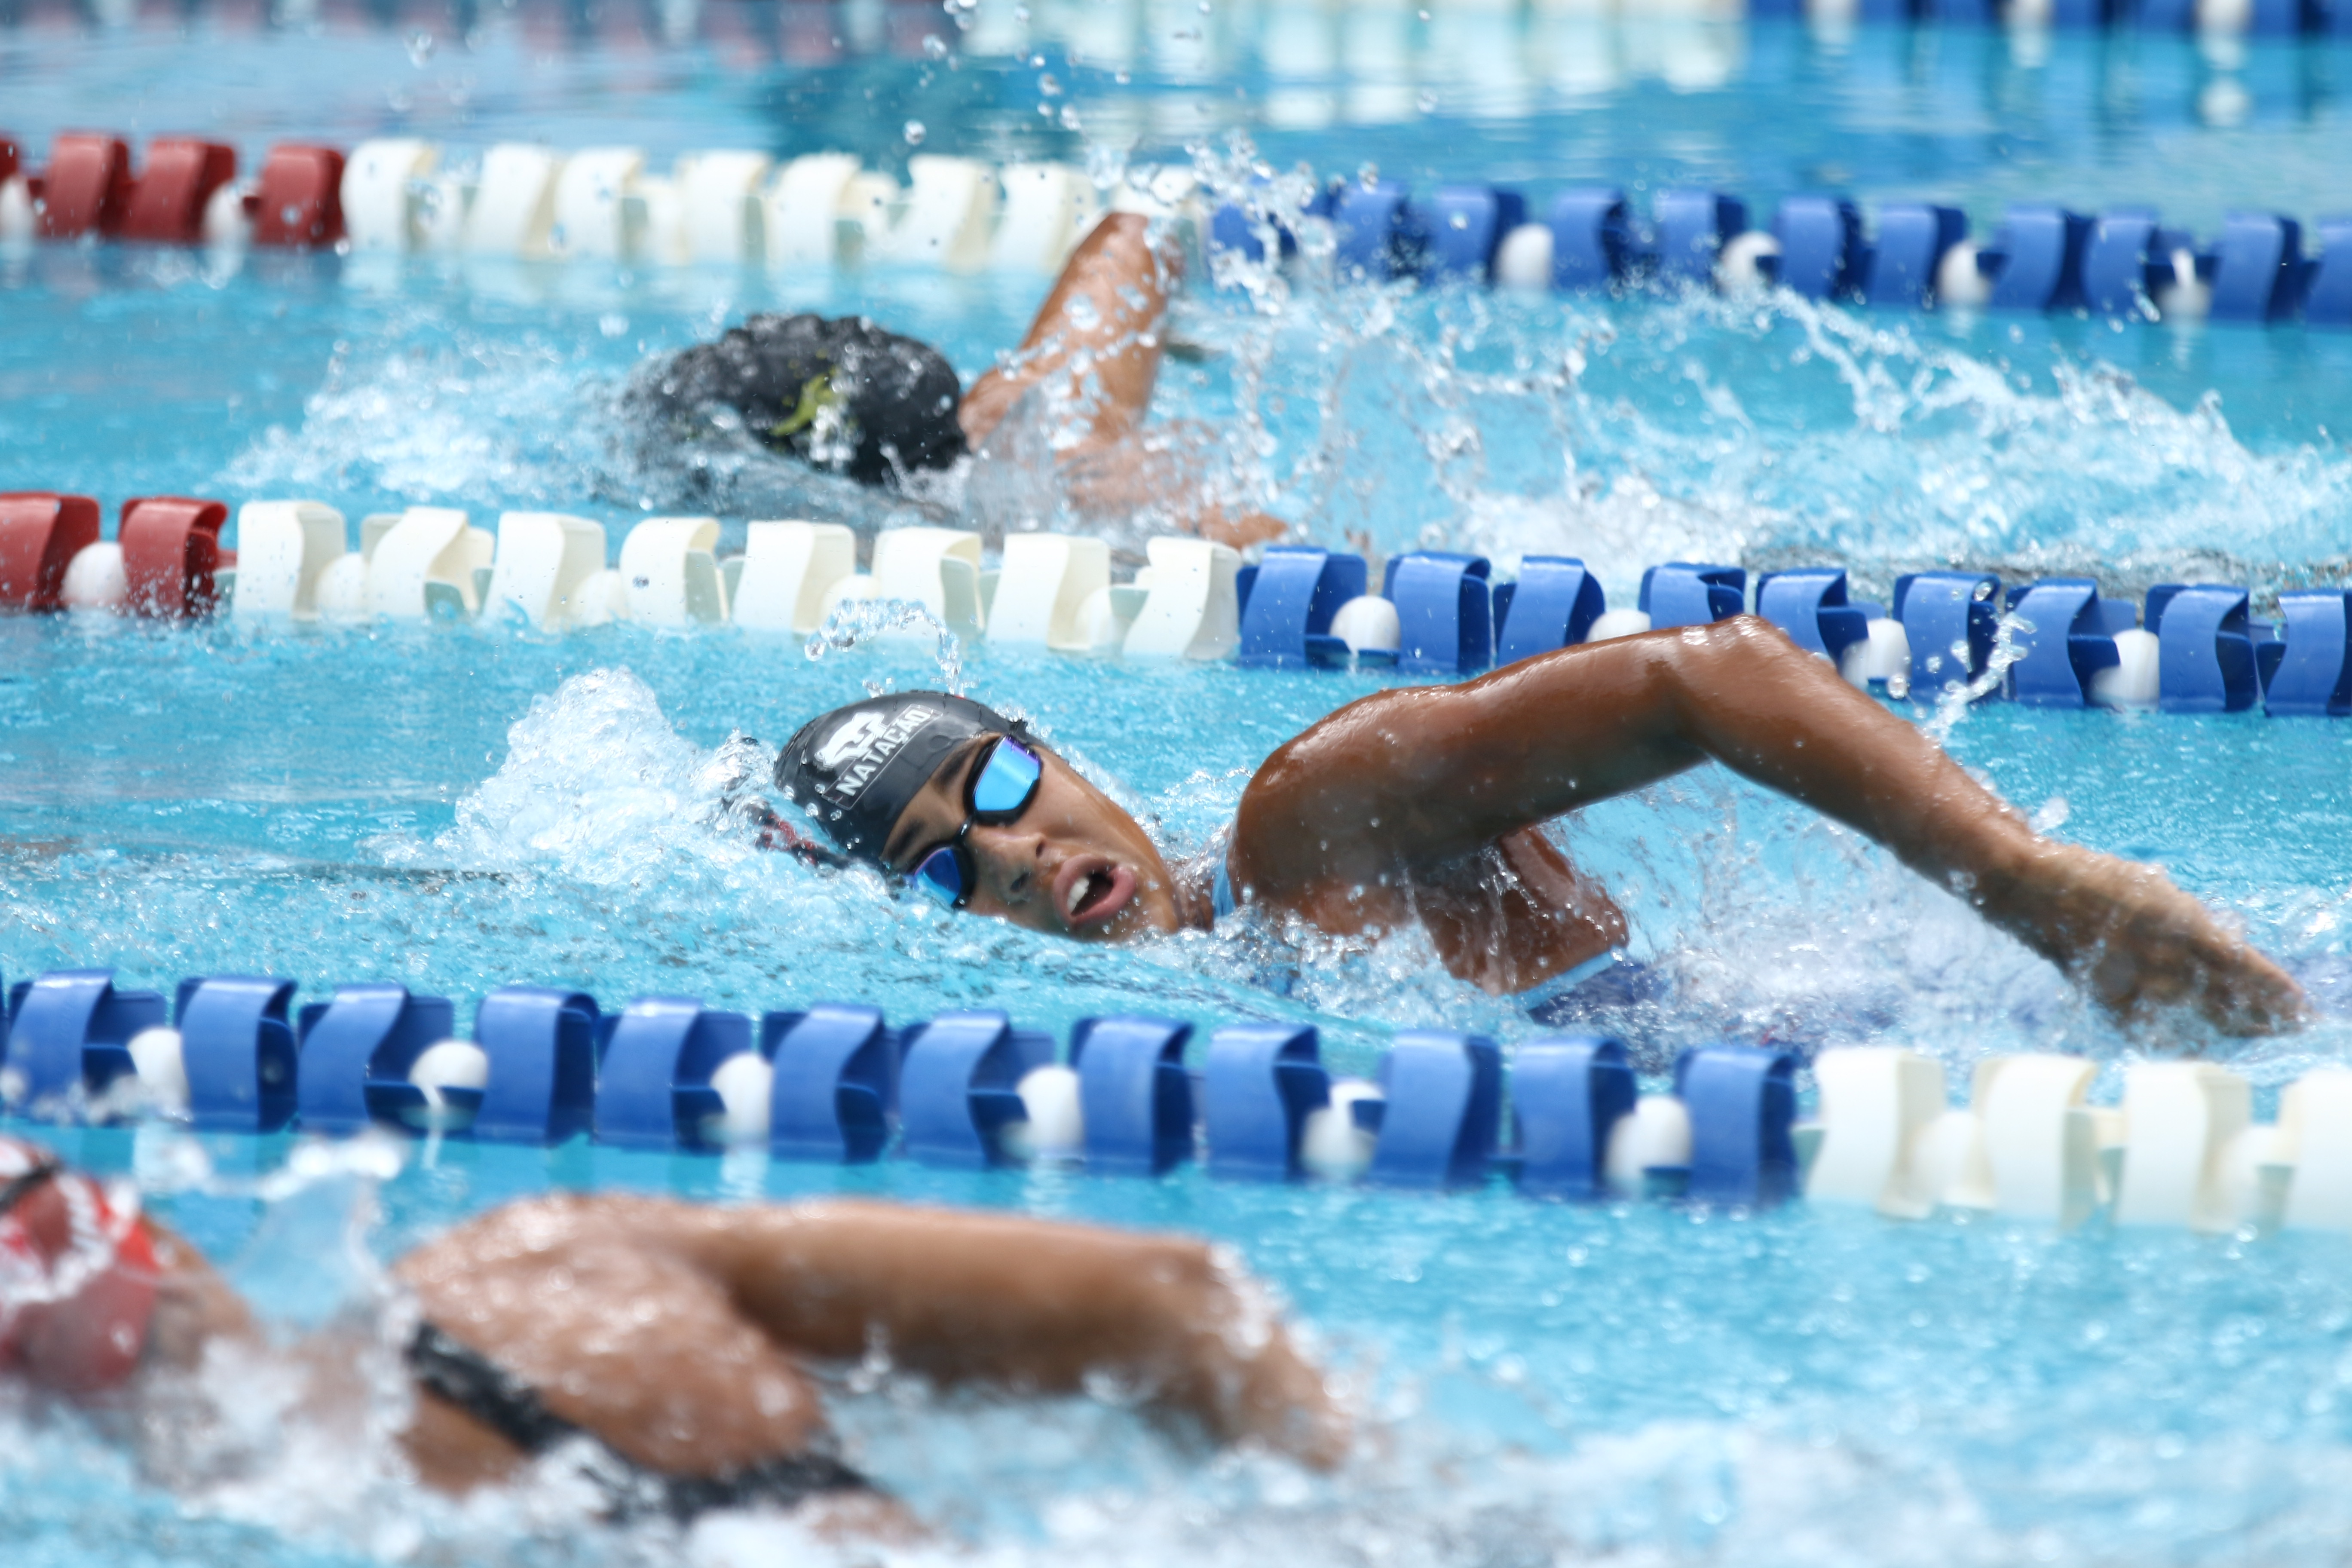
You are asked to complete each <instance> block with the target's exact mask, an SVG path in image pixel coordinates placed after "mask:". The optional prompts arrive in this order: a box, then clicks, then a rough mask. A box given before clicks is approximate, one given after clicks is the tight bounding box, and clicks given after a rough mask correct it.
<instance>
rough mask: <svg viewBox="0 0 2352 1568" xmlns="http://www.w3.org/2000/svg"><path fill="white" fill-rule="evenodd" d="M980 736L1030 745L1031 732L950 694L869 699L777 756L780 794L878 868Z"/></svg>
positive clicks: (819, 720)
mask: <svg viewBox="0 0 2352 1568" xmlns="http://www.w3.org/2000/svg"><path fill="white" fill-rule="evenodd" d="M977 735H1014V736H1018V737H1021V738H1022V739H1024V740H1027V739H1028V737H1029V731H1028V728H1027V726H1025V725H1024V724H1022V723H1020V722H1019V721H1016V720H1012V719H1007V718H1006V717H1005V716H1004V715H1003V714H1002V713H999V712H998V711H997V710H995V709H993V708H990V707H987V706H985V705H983V704H982V703H978V702H974V701H972V700H970V699H969V698H963V697H950V696H949V695H948V694H947V693H946V692H944V691H901V692H894V693H892V694H891V695H890V696H887V697H869V698H867V699H866V700H865V701H863V702H852V703H850V704H849V705H848V706H847V707H845V708H836V709H835V710H833V711H832V712H830V713H823V714H819V715H818V716H817V717H816V718H814V719H812V720H810V721H808V722H807V723H805V724H803V725H802V726H801V730H800V733H798V734H797V735H794V736H793V738H792V739H791V740H789V741H787V742H784V749H783V750H782V751H781V752H777V753H776V787H777V788H778V789H780V790H782V791H783V793H784V798H785V799H786V800H789V801H792V802H793V803H794V804H796V805H799V806H801V807H802V809H803V810H805V811H806V812H807V813H808V814H809V816H810V817H811V818H812V819H813V820H814V822H815V823H816V825H817V826H819V827H822V828H823V829H824V831H825V832H826V833H827V834H829V835H830V836H831V837H832V838H833V841H834V842H835V844H838V845H840V846H841V847H842V849H843V851H844V852H845V853H847V854H850V855H854V856H856V857H857V858H859V859H862V860H870V861H872V862H874V863H875V864H877V865H879V864H880V863H881V860H882V846H883V845H884V844H886V843H887V842H888V841H889V837H890V829H891V828H892V826H895V825H896V824H897V823H898V815H899V813H901V812H903V811H905V810H906V809H907V803H908V801H911V800H913V799H914V798H915V796H916V795H919V794H921V793H922V788H923V786H924V785H925V784H929V783H930V782H931V775H932V774H933V773H938V772H939V771H940V763H944V762H946V761H947V759H948V754H949V753H950V752H953V751H954V750H955V749H956V748H957V747H958V746H961V745H962V744H963V743H964V742H966V741H969V740H971V739H972V738H973V737H974V736H977Z"/></svg>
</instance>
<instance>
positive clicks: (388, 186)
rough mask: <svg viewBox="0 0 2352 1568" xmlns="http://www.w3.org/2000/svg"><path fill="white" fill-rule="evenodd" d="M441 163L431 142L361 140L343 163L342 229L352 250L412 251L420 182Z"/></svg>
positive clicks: (419, 237)
mask: <svg viewBox="0 0 2352 1568" xmlns="http://www.w3.org/2000/svg"><path fill="white" fill-rule="evenodd" d="M439 161H440V152H439V149H437V148H436V147H435V146H434V145H433V143H431V142H420V141H416V140H415V139H414V138H409V137H390V138H384V139H382V140H378V141H373V142H361V143H360V144H359V145H358V146H357V147H354V148H352V155H351V156H350V157H349V158H348V159H346V160H345V161H344V163H343V184H342V190H341V197H342V207H343V231H344V233H345V234H346V235H347V236H348V237H349V238H350V240H351V243H352V249H354V250H414V249H415V248H416V247H418V246H419V245H421V244H422V243H423V240H424V236H423V234H422V233H421V232H420V229H419V227H418V224H417V216H418V215H417V210H416V209H417V199H418V194H419V189H420V184H421V182H423V181H425V180H426V179H428V178H430V177H431V175H432V174H433V171H434V167H435V165H436V163H438V162H439Z"/></svg>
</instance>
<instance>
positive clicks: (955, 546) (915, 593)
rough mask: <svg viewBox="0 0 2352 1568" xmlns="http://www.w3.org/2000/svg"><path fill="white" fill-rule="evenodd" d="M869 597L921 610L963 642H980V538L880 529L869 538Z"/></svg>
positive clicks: (955, 531)
mask: <svg viewBox="0 0 2352 1568" xmlns="http://www.w3.org/2000/svg"><path fill="white" fill-rule="evenodd" d="M874 596H875V597H877V598H881V599H904V600H907V601H908V602H909V603H912V604H918V605H922V606H923V608H924V609H926V610H928V611H929V612H930V614H931V616H933V617H934V618H935V619H937V620H938V621H939V622H940V625H941V626H945V627H947V629H948V630H950V631H951V632H953V633H955V635H956V636H958V637H963V638H966V639H967V640H969V639H971V638H972V637H978V636H980V634H981V623H982V615H983V612H982V608H981V602H980V535H979V534H977V533H973V532H971V531H968V530H965V529H961V528H888V529H884V530H883V531H881V532H880V533H877V534H876V535H875V536H874ZM913 635H917V636H920V635H922V634H921V632H920V631H919V630H918V631H916V632H915V633H914V634H913Z"/></svg>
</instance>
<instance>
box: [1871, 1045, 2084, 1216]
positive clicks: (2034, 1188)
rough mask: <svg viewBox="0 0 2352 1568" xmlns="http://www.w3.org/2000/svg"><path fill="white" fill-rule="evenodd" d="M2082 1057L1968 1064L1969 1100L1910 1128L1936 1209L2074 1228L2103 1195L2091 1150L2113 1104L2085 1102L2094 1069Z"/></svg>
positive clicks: (2006, 1059)
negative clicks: (1914, 1129) (1964, 1106)
mask: <svg viewBox="0 0 2352 1568" xmlns="http://www.w3.org/2000/svg"><path fill="white" fill-rule="evenodd" d="M2097 1070H2098V1069H2097V1067H2096V1065H2095V1063H2093V1062H2091V1061H2089V1060H2086V1059H2085V1058H2081V1057H2065V1056H2044V1055H2019V1056H2003V1057H1990V1058H1986V1059H1984V1060H1982V1061H1979V1062H1978V1063H1977V1065H1976V1071H1975V1076H1974V1081H1973V1083H1972V1085H1971V1089H1970V1095H1969V1108H1968V1109H1967V1110H1948V1111H1946V1112H1944V1113H1943V1114H1942V1115H1940V1116H1938V1117H1937V1118H1936V1119H1935V1121H1933V1123H1932V1124H1931V1125H1929V1126H1927V1128H1925V1129H1924V1130H1922V1131H1921V1132H1920V1133H1919V1135H1918V1142H1917V1145H1916V1149H1917V1152H1916V1161H1917V1169H1918V1172H1919V1175H1920V1179H1921V1181H1922V1183H1923V1184H1924V1186H1925V1188H1926V1190H1927V1192H1928V1193H1930V1194H1933V1195H1934V1197H1935V1199H1936V1201H1937V1202H1938V1203H1940V1204H1941V1205H1943V1206H1944V1207H1947V1208H1954V1209H1976V1210H1981V1211H1986V1212H1991V1213H1999V1214H2002V1215H2010V1216H2011V1217H2013V1218H2018V1219H2027V1220H2035V1221H2039V1222H2041V1223H2042V1224H2045V1225H2057V1226H2076V1225H2080V1224H2081V1223H2082V1222H2083V1221H2084V1220H2085V1219H2087V1218H2089V1217H2090V1215H2091V1214H2092V1213H2093V1211H2094V1210H2095V1209H2096V1208H2097V1206H2098V1205H2099V1204H2100V1203H2101V1202H2103V1201H2105V1198H2106V1196H2107V1195H2108V1194H2107V1193H2106V1189H2105V1180H2104V1177H2103V1174H2102V1171H2101V1167H2100V1163H2099V1151H2100V1149H2101V1148H2102V1146H2103V1145H2105V1143H2107V1142H2110V1141H2111V1138H2112V1132H2111V1127H2110V1123H2111V1121H2112V1119H2113V1118H2114V1116H2115V1112H2113V1111H2108V1110H2096V1109H2094V1108H2091V1107H2088V1106H2086V1105H2085V1104H2084V1094H2085V1093H2086V1092H2087V1091H2088V1089H2090V1086H2091V1079H2093V1078H2094V1077H2095V1076H2096V1073H2097Z"/></svg>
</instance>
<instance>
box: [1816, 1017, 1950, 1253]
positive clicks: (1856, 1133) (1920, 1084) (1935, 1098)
mask: <svg viewBox="0 0 2352 1568" xmlns="http://www.w3.org/2000/svg"><path fill="white" fill-rule="evenodd" d="M1813 1081H1814V1082H1815V1083H1816V1084H1817V1085H1819V1086H1820V1089H1821V1119H1820V1120H1821V1147H1820V1150H1819V1152H1817V1153H1816V1154H1815V1155H1814V1157H1813V1159H1812V1161H1811V1166H1810V1168H1809V1170H1808V1171H1807V1173H1806V1177H1805V1196H1806V1197H1808V1198H1810V1199H1811V1200H1813V1201H1814V1202H1817V1203H1850V1204H1862V1205H1867V1206H1869V1207H1871V1208H1874V1209H1876V1210H1877V1211H1878V1212H1879V1213H1880V1214H1883V1215H1891V1216H1893V1217H1895V1218H1898V1219H1924V1218H1926V1217H1927V1215H1930V1214H1933V1213H1934V1212H1935V1210H1936V1204H1937V1192H1936V1190H1935V1186H1934V1184H1933V1183H1932V1181H1931V1180H1930V1179H1929V1173H1928V1172H1927V1168H1926V1164H1925V1162H1924V1161H1923V1160H1922V1159H1921V1157H1920V1156H1921V1152H1922V1144H1923V1142H1924V1141H1925V1139H1926V1136H1927V1131H1928V1129H1929V1128H1931V1127H1933V1126H1934V1125H1935V1124H1936V1121H1937V1119H1938V1118H1940V1117H1941V1116H1942V1115H1943V1114H1944V1111H1945V1109H1946V1106H1945V1100H1944V1064H1943V1063H1941V1062H1939V1061H1937V1060H1936V1059H1935V1058H1932V1057H1928V1056H1923V1055H1922V1054H1920V1053H1919V1052H1917V1051H1913V1050H1906V1049H1903V1048H1901V1047H1893V1046H1879V1047H1856V1048H1848V1049H1843V1050H1827V1051H1823V1052H1822V1054H1821V1055H1820V1056H1819V1057H1817V1058H1814V1061H1813Z"/></svg>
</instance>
